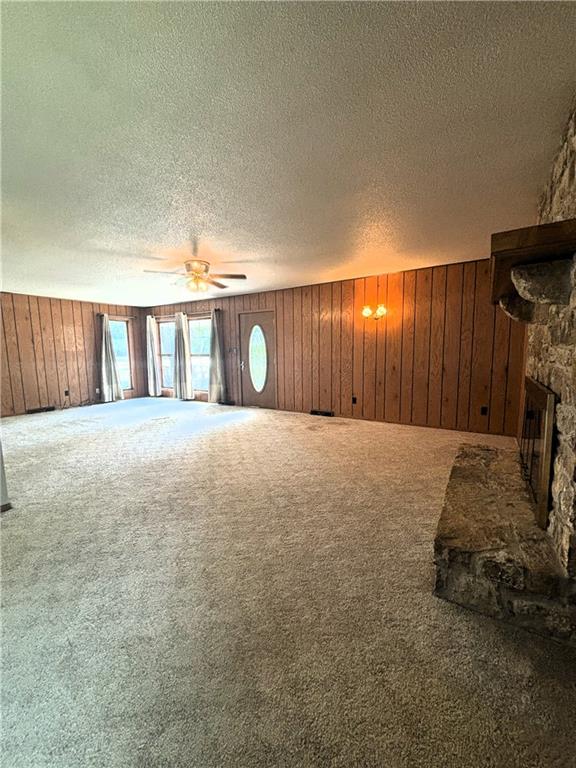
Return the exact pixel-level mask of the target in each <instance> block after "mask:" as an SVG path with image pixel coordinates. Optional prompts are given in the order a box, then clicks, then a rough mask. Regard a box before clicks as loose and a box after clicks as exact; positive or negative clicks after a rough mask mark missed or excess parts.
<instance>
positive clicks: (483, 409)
mask: <svg viewBox="0 0 576 768" xmlns="http://www.w3.org/2000/svg"><path fill="white" fill-rule="evenodd" d="M480 416H488V406H487V405H482V406H480Z"/></svg>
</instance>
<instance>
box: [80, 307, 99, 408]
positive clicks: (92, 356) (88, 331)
mask: <svg viewBox="0 0 576 768" xmlns="http://www.w3.org/2000/svg"><path fill="white" fill-rule="evenodd" d="M82 333H83V336H84V358H85V361H86V375H87V377H88V397H89V399H90V401H91V402H93V403H94V402H96V399H97V395H96V388H97V387H98V386H99V385H98V383H97V382H98V375H97V374H98V371H97V366H96V360H97V358H96V345H95V337H94V311H93V309H92V306H91V305H90V304H88V303H86V302H84V301H83V302H82Z"/></svg>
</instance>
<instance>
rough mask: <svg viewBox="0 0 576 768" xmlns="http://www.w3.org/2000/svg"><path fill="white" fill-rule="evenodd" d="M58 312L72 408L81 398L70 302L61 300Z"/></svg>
mask: <svg viewBox="0 0 576 768" xmlns="http://www.w3.org/2000/svg"><path fill="white" fill-rule="evenodd" d="M60 311H61V313H62V330H63V337H64V356H65V359H66V370H67V371H68V389H69V402H70V405H72V406H74V405H80V403H81V401H82V398H81V394H80V379H79V376H78V360H77V357H76V335H75V333H74V315H73V313H72V302H71V301H67V300H65V299H62V301H61V302H60Z"/></svg>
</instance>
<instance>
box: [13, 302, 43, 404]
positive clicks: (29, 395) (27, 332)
mask: <svg viewBox="0 0 576 768" xmlns="http://www.w3.org/2000/svg"><path fill="white" fill-rule="evenodd" d="M13 302H14V320H15V323H16V329H17V333H18V354H19V356H20V370H21V373H22V385H23V387H24V406H25V409H26V410H27V411H28V410H31V409H33V408H40V397H39V393H38V372H37V369H36V356H35V354H34V340H33V338H32V322H31V318H30V302H29V300H28V296H23V295H21V294H17V293H16V294H14V296H13Z"/></svg>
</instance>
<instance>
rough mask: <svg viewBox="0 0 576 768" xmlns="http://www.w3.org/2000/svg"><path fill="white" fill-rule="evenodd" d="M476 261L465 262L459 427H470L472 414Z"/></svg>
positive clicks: (461, 327)
mask: <svg viewBox="0 0 576 768" xmlns="http://www.w3.org/2000/svg"><path fill="white" fill-rule="evenodd" d="M475 294H476V263H475V262H471V263H469V264H464V276H463V282H462V321H461V325H460V369H459V371H458V422H457V426H458V429H462V430H464V431H466V430H467V429H468V419H469V416H470V412H469V406H470V381H471V377H472V336H473V334H474V298H475Z"/></svg>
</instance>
